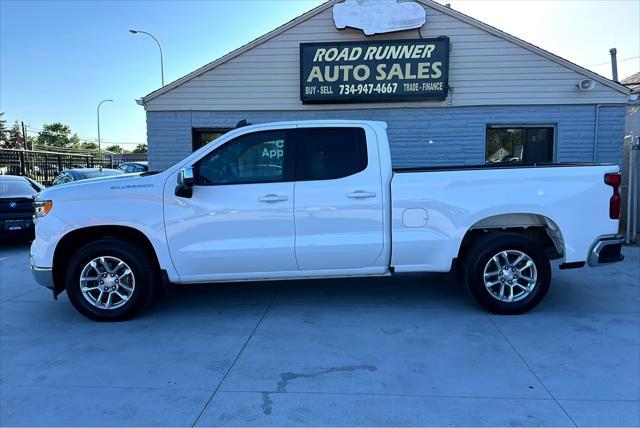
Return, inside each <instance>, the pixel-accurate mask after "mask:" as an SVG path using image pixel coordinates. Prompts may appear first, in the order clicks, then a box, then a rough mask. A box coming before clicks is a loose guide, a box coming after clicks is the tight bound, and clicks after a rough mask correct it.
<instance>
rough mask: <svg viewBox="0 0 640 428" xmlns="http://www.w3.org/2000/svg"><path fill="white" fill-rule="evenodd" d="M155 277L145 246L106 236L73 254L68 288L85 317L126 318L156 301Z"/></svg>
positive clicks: (96, 318) (75, 305)
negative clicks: (153, 298)
mask: <svg viewBox="0 0 640 428" xmlns="http://www.w3.org/2000/svg"><path fill="white" fill-rule="evenodd" d="M154 278H156V275H155V274H154V269H153V266H152V264H151V263H150V261H149V258H148V257H146V256H145V255H144V251H143V250H142V249H140V248H137V247H136V246H132V245H131V244H130V243H126V242H124V241H121V240H119V239H116V238H104V239H100V240H98V241H95V242H92V243H89V244H87V245H85V246H83V247H82V248H80V249H79V250H78V251H76V253H75V254H74V255H73V256H72V257H71V260H70V262H69V269H68V270H67V273H66V277H65V287H66V290H67V295H68V296H69V300H70V301H71V304H72V305H73V306H74V307H75V308H76V309H77V310H78V312H80V313H81V314H82V315H84V316H85V317H87V318H90V319H92V320H94V321H122V320H126V319H129V318H132V317H133V316H134V315H136V314H137V313H138V312H139V311H140V310H142V309H143V308H144V307H145V306H147V305H148V304H149V302H150V301H151V300H152V297H153V285H154V284H153V281H154Z"/></svg>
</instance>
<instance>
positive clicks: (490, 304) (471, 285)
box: [465, 232, 551, 315]
mask: <svg viewBox="0 0 640 428" xmlns="http://www.w3.org/2000/svg"><path fill="white" fill-rule="evenodd" d="M509 250H513V251H519V252H521V253H524V254H526V255H527V256H528V257H529V258H530V259H531V261H533V263H534V265H535V269H536V271H537V281H536V282H535V286H534V287H533V289H532V291H531V292H530V293H529V294H528V295H526V296H525V297H522V299H521V300H518V301H512V302H508V301H502V300H499V299H498V297H494V296H493V295H492V294H491V292H490V291H489V290H488V288H487V287H486V286H485V282H484V273H485V267H486V266H487V264H488V263H489V260H491V259H492V258H493V257H494V256H495V255H497V254H499V253H500V252H502V251H509ZM490 266H492V265H490ZM527 272H530V271H527ZM465 279H466V283H467V287H468V289H469V292H470V293H471V295H472V296H473V297H474V299H475V300H476V301H477V302H478V303H479V304H480V305H481V306H482V307H484V308H485V309H486V310H488V311H490V312H493V313H496V314H502V315H515V314H522V313H525V312H527V311H530V310H531V309H533V308H535V307H536V306H537V305H538V304H539V303H540V302H541V301H542V299H543V298H544V296H545V295H546V294H547V291H549V286H550V285H551V265H550V263H549V258H548V257H547V256H546V255H545V253H544V251H543V250H542V249H541V248H540V247H539V246H538V245H536V243H535V242H534V241H532V240H531V239H529V238H527V237H525V236H523V235H519V234H517V233H509V232H499V233H489V234H488V235H486V236H484V237H482V238H481V239H480V240H479V241H478V242H477V243H476V244H475V245H474V246H473V248H472V249H471V251H470V252H469V253H468V255H467V257H465ZM496 280H500V278H499V277H496ZM514 282H515V281H514ZM525 285H526V284H525ZM495 287H496V289H499V288H500V284H497V286H495ZM509 287H510V286H507V287H506V288H507V290H509ZM514 289H515V288H514ZM516 290H518V291H521V289H520V288H518V289H516ZM496 293H498V292H497V291H496Z"/></svg>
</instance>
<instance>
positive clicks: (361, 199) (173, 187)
mask: <svg viewBox="0 0 640 428" xmlns="http://www.w3.org/2000/svg"><path fill="white" fill-rule="evenodd" d="M386 127H387V125H386V124H385V123H384V122H370V121H357V120H352V121H340V120H330V121H299V122H283V123H274V124H260V125H252V126H245V127H241V128H237V129H235V130H233V131H230V132H228V133H226V134H224V135H223V136H222V137H219V138H218V139H217V140H215V141H213V142H212V143H210V144H208V145H206V146H204V147H202V148H201V149H199V150H197V151H195V152H194V153H192V154H191V155H189V156H187V157H186V158H185V159H184V160H182V161H180V162H178V163H177V164H176V165H174V166H173V167H171V168H169V169H168V170H167V171H164V172H161V173H158V174H153V175H151V174H137V175H128V174H127V175H123V176H119V177H111V178H106V179H101V180H90V181H85V182H80V183H77V184H70V185H68V186H60V187H53V188H50V189H47V190H45V191H44V192H42V193H40V194H38V196H37V197H36V200H35V206H36V215H35V217H36V239H35V240H34V241H33V244H32V245H31V266H32V271H33V274H34V276H35V278H36V280H37V281H38V282H39V283H41V284H43V285H45V286H47V287H49V288H51V289H53V290H54V294H55V295H57V294H59V293H61V292H62V291H64V290H66V291H67V295H68V296H69V300H70V301H71V303H72V304H73V305H74V306H75V308H76V309H77V310H78V311H80V312H81V313H82V314H84V315H85V316H87V317H89V318H92V319H95V320H118V319H125V318H129V317H131V316H133V315H134V314H135V313H136V312H137V311H138V310H140V309H141V308H143V307H144V306H145V305H146V304H147V303H148V302H149V301H150V300H151V298H152V297H153V294H154V292H156V291H158V289H159V288H160V287H162V286H163V284H164V285H166V284H168V283H174V284H193V283H209V282H220V281H247V280H273V279H301V278H332V277H345V276H385V275H391V274H395V273H401V272H448V271H450V270H451V269H457V270H458V271H459V272H460V273H461V274H462V276H463V278H464V279H465V282H466V283H467V286H468V288H469V291H470V292H471V294H472V295H473V297H474V298H475V299H476V300H477V301H478V303H480V304H481V305H482V306H484V307H485V308H486V309H488V310H489V311H491V312H495V313H500V314H520V313H523V312H526V311H528V310H530V309H532V308H533V307H535V306H536V305H537V304H538V303H540V301H541V300H542V299H543V298H544V296H545V294H546V293H547V290H548V289H549V286H550V284H551V263H550V262H551V260H555V261H556V262H555V263H558V264H559V267H560V268H561V269H569V268H578V267H583V266H585V265H587V264H588V265H589V266H598V265H601V264H605V263H614V262H617V261H620V260H622V259H623V256H622V254H621V244H622V241H623V238H622V237H620V236H619V235H618V234H617V233H618V226H619V224H618V219H619V217H620V193H619V187H620V181H621V180H620V174H619V173H618V166H617V165H598V164H557V165H537V166H532V165H531V166H529V165H514V164H508V165H503V166H461V167H439V168H438V167H435V168H424V169H420V168H393V167H392V165H391V156H390V151H389V142H388V139H387V132H386ZM105 200H107V201H108V203H105ZM603 292H604V291H603ZM569 306H570V303H567V307H569Z"/></svg>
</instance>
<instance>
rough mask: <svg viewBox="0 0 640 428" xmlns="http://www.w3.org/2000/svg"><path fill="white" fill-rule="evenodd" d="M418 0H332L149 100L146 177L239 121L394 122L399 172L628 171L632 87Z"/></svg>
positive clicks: (392, 131)
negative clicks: (491, 168)
mask: <svg viewBox="0 0 640 428" xmlns="http://www.w3.org/2000/svg"><path fill="white" fill-rule="evenodd" d="M410 3H412V8H413V9H411V8H407V7H405V6H406V5H407V4H408V3H407V4H404V3H403V2H402V1H400V2H399V3H396V2H395V1H394V0H385V1H378V2H372V1H368V2H367V1H366V0H365V1H363V2H357V1H353V0H346V1H345V2H339V1H329V2H327V3H324V4H322V5H320V6H319V7H317V8H315V9H313V10H311V11H309V12H307V13H305V14H304V15H302V16H299V17H298V18H296V19H294V20H292V21H290V22H288V23H287V24H285V25H283V26H281V27H279V28H277V29H275V30H273V31H272V32H270V33H268V34H265V35H264V36H262V37H260V38H258V39H256V40H254V41H252V42H250V43H248V44H247V45H245V46H242V47H240V48H239V49H237V50H235V51H233V52H231V53H229V54H227V55H225V56H224V57H222V58H219V59H217V60H215V61H213V62H211V63H209V64H207V65H205V66H204V67H202V68H199V69H197V70H195V71H193V72H192V73H190V74H188V75H186V76H184V77H182V78H180V79H178V80H176V81H174V82H173V83H170V84H168V85H166V86H164V87H163V88H161V89H158V90H156V91H155V92H152V93H150V94H149V95H147V96H145V97H144V98H143V99H142V104H143V105H144V108H145V110H146V116H147V139H148V144H149V163H150V167H151V168H153V169H164V168H167V167H169V166H170V165H172V164H173V163H175V162H177V161H179V160H180V159H182V158H184V157H185V156H187V155H188V154H190V153H191V152H192V151H193V150H196V149H198V148H199V147H201V146H202V145H204V144H206V143H208V142H210V141H211V140H212V139H214V138H216V137H217V136H219V135H221V134H222V133H224V132H226V131H228V130H229V129H231V128H233V127H234V126H236V124H237V123H238V122H239V121H241V120H246V121H247V122H249V123H263V122H273V121H284V120H299V119H367V120H381V121H385V122H387V124H388V133H389V140H390V145H391V156H392V161H393V164H394V166H439V165H478V164H484V163H494V162H524V163H541V162H614V163H619V162H620V161H621V158H622V145H623V137H624V126H625V109H626V105H627V100H628V95H629V90H628V89H626V88H625V87H624V86H622V85H620V84H618V83H616V82H614V81H612V80H609V79H607V78H605V77H602V76H600V75H598V74H595V73H593V72H591V71H589V70H587V69H584V68H582V67H580V66H578V65H576V64H573V63H571V62H569V61H567V60H565V59H563V58H560V57H558V56H556V55H554V54H552V53H550V52H547V51H545V50H543V49H541V48H538V47H536V46H534V45H532V44H530V43H527V42H526V41H523V40H520V39H518V38H516V37H514V36H511V35H509V34H507V33H504V32H502V31H500V30H498V29H496V28H494V27H491V26H489V25H487V24H484V23H482V22H480V21H478V20H476V19H474V18H471V17H469V16H467V15H464V14H462V13H460V12H458V11H456V10H454V9H451V8H449V7H447V6H444V5H442V4H439V3H436V2H434V1H431V0H414V1H413V2H410ZM403 4H404V6H403ZM416 7H418V8H419V11H418V13H417V14H416V11H415V8H416ZM337 8H342V9H341V10H336V9H337ZM384 8H388V9H387V10H385V9H384ZM423 9H424V13H422V10H423ZM381 11H382V12H383V13H381ZM407 11H410V12H411V16H409V17H408V18H407V17H406V16H404V15H403V13H405V12H407ZM409 18H410V19H409ZM416 19H417V20H418V21H416ZM411 20H413V21H411ZM410 21H411V22H410ZM415 22H418V24H416V23H415ZM394 26H395V27H394ZM400 27H401V28H405V29H403V30H400V31H389V30H390V29H391V30H396V29H397V28H400ZM406 28H409V29H406ZM365 33H366V34H372V33H376V34H373V35H366V34H365Z"/></svg>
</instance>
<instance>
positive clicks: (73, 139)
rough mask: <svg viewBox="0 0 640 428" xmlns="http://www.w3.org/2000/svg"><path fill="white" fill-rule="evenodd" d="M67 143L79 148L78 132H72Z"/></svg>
mask: <svg viewBox="0 0 640 428" xmlns="http://www.w3.org/2000/svg"><path fill="white" fill-rule="evenodd" d="M69 145H70V146H71V147H73V148H74V149H78V148H80V137H78V134H73V135H72V136H71V138H69Z"/></svg>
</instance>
